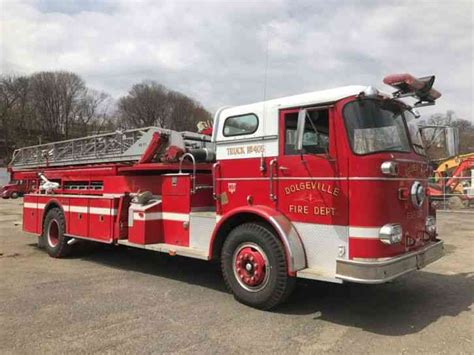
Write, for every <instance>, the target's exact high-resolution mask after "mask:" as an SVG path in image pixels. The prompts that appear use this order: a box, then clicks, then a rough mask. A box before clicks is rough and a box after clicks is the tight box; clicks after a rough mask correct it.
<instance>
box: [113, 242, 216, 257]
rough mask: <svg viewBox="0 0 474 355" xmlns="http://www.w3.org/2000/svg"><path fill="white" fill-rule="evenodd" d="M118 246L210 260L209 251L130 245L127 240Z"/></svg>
mask: <svg viewBox="0 0 474 355" xmlns="http://www.w3.org/2000/svg"><path fill="white" fill-rule="evenodd" d="M118 244H120V245H125V246H127V247H132V248H140V249H146V250H153V251H158V252H161V253H167V254H170V255H181V256H187V257H190V258H195V259H201V260H209V253H208V251H207V250H200V249H195V248H190V247H183V246H180V245H173V244H166V243H156V244H136V243H130V242H129V241H128V240H125V239H119V240H118Z"/></svg>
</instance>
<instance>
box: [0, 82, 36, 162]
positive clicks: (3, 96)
mask: <svg viewBox="0 0 474 355" xmlns="http://www.w3.org/2000/svg"><path fill="white" fill-rule="evenodd" d="M28 89H29V80H28V78H27V77H22V76H20V77H17V76H13V75H9V76H0V132H1V136H2V137H1V138H2V140H3V144H4V147H5V148H4V149H5V153H4V154H5V155H9V154H10V153H11V151H12V149H13V148H14V147H15V145H16V143H18V141H19V140H20V141H21V140H22V138H23V137H24V131H23V130H22V128H25V126H26V127H28V124H26V122H25V118H26V116H27V110H28V109H27V105H28V103H27V95H28Z"/></svg>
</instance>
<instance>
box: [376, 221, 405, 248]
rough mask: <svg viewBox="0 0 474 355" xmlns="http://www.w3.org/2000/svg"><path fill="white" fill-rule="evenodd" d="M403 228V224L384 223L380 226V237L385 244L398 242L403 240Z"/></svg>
mask: <svg viewBox="0 0 474 355" xmlns="http://www.w3.org/2000/svg"><path fill="white" fill-rule="evenodd" d="M402 236H403V230H402V226H401V225H399V224H395V223H390V224H386V225H384V226H383V227H382V228H380V231H379V238H380V241H381V242H382V243H385V244H397V243H400V242H401V241H402Z"/></svg>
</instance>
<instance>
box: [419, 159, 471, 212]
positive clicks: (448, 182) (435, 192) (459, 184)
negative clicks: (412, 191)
mask: <svg viewBox="0 0 474 355" xmlns="http://www.w3.org/2000/svg"><path fill="white" fill-rule="evenodd" d="M428 193H429V195H430V197H431V199H432V200H440V199H444V198H445V197H446V196H449V197H448V205H449V207H450V208H459V207H468V206H469V205H470V204H472V203H473V202H474V153H468V154H461V155H456V156H455V157H452V158H450V159H446V160H443V161H441V162H440V163H439V165H438V167H437V168H436V169H435V170H434V182H433V183H430V184H429V185H428Z"/></svg>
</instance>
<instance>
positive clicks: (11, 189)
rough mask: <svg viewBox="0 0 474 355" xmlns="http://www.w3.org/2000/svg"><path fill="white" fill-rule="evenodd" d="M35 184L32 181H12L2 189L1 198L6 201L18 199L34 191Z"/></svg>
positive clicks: (0, 190)
mask: <svg viewBox="0 0 474 355" xmlns="http://www.w3.org/2000/svg"><path fill="white" fill-rule="evenodd" d="M33 185H34V184H33V182H32V181H30V180H11V181H10V182H9V183H8V184H5V185H3V186H2V187H1V188H0V196H1V197H2V198H4V199H7V198H11V199H16V198H18V197H21V196H23V195H24V194H25V193H28V192H30V191H31V190H32V189H33Z"/></svg>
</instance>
